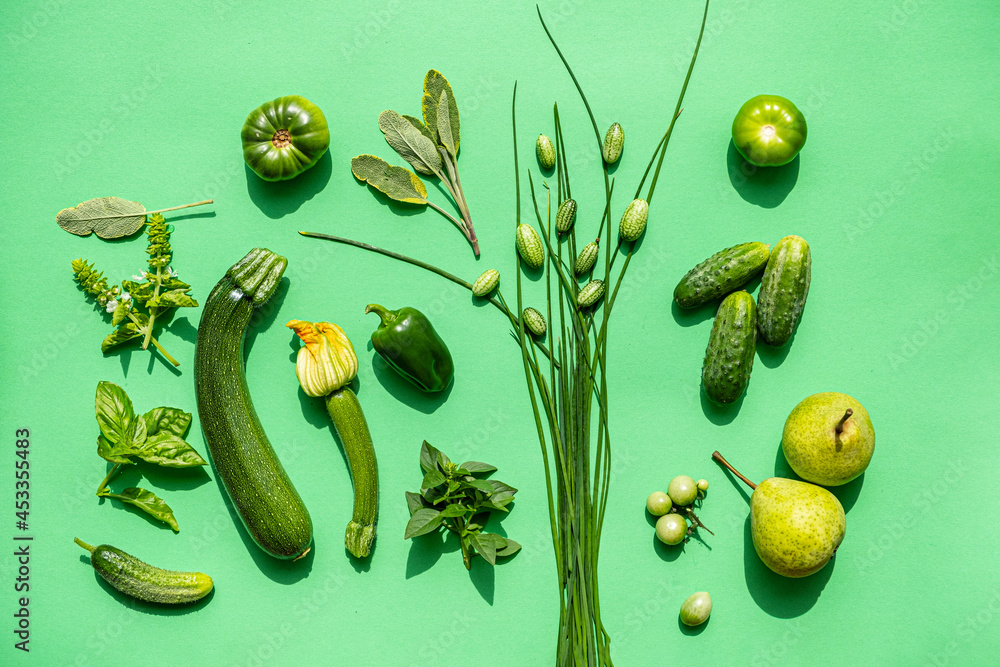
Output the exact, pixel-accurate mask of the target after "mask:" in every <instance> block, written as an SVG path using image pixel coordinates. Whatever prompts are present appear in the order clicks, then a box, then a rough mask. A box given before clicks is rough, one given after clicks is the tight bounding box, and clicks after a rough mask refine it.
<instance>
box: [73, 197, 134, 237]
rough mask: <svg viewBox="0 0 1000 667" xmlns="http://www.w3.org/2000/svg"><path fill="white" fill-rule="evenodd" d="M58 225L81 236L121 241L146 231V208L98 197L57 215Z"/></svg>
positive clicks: (117, 199) (131, 202) (122, 200)
mask: <svg viewBox="0 0 1000 667" xmlns="http://www.w3.org/2000/svg"><path fill="white" fill-rule="evenodd" d="M56 222H58V223H59V226H60V227H62V228H63V229H65V230H66V231H67V232H69V233H70V234H76V235H77V236H90V233H91V232H96V233H97V235H98V236H99V237H100V238H102V239H119V238H122V237H125V236H131V235H132V234H135V233H136V232H137V231H139V230H140V229H142V226H143V224H145V222H146V208H145V207H144V206H143V205H142V204H140V203H139V202H137V201H128V200H126V199H122V198H120V197H98V198H97V199H89V200H87V201H85V202H83V203H81V204H77V205H76V206H74V207H72V208H64V209H63V210H61V211H59V213H57V214H56Z"/></svg>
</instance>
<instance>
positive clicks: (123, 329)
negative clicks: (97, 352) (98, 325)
mask: <svg viewBox="0 0 1000 667" xmlns="http://www.w3.org/2000/svg"><path fill="white" fill-rule="evenodd" d="M142 335H143V333H142V331H140V330H139V327H137V326H136V325H135V323H133V322H126V323H125V324H123V325H121V326H120V327H118V328H117V329H115V330H114V331H113V332H111V333H110V334H108V335H107V337H106V338H105V339H104V340H103V341H101V352H107V351H108V350H110V349H111V348H113V347H114V346H116V345H121V344H122V343H126V342H128V341H130V340H132V339H133V338H138V337H139V336H142Z"/></svg>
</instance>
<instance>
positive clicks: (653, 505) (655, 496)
mask: <svg viewBox="0 0 1000 667" xmlns="http://www.w3.org/2000/svg"><path fill="white" fill-rule="evenodd" d="M671 507H672V504H671V502H670V496H668V495H667V494H665V493H664V492H663V491H653V492H652V493H651V494H649V498H646V510H647V511H649V513H650V514H652V515H653V516H663V515H664V514H666V513H667V512H669V511H670V508H671Z"/></svg>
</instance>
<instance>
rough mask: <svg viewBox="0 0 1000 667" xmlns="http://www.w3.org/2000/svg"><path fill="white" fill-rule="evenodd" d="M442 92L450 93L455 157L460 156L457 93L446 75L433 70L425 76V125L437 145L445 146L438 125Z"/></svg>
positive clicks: (449, 104)
mask: <svg viewBox="0 0 1000 667" xmlns="http://www.w3.org/2000/svg"><path fill="white" fill-rule="evenodd" d="M442 91H447V92H448V118H449V120H450V123H449V124H450V126H451V136H452V138H453V139H454V140H455V152H454V153H453V154H452V155H453V156H455V155H457V154H458V145H459V143H460V140H461V132H460V131H459V119H458V103H457V102H456V101H455V93H454V92H453V91H452V89H451V84H450V83H448V79H446V78H444V75H443V74H441V72H439V71H437V70H436V69H432V70H430V71H428V72H427V74H426V76H424V98H423V109H424V124H425V125H427V127H428V129H430V131H431V134H433V135H434V140H435V141H436V142H437V143H441V144H443V143H444V142H443V141H442V140H441V138H440V132H439V129H440V125H439V124H438V105H439V104H440V103H441V93H442Z"/></svg>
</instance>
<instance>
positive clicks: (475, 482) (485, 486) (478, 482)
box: [463, 478, 493, 494]
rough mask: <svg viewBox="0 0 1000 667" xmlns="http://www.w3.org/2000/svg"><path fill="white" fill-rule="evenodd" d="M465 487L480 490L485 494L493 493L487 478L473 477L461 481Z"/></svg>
mask: <svg viewBox="0 0 1000 667" xmlns="http://www.w3.org/2000/svg"><path fill="white" fill-rule="evenodd" d="M463 484H464V485H465V486H466V487H471V488H473V489H476V490H478V491H482V492H483V493H485V494H491V493H493V486H492V485H491V484H490V481H489V480H488V479H475V478H472V479H470V480H469V481H467V482H463Z"/></svg>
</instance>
